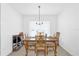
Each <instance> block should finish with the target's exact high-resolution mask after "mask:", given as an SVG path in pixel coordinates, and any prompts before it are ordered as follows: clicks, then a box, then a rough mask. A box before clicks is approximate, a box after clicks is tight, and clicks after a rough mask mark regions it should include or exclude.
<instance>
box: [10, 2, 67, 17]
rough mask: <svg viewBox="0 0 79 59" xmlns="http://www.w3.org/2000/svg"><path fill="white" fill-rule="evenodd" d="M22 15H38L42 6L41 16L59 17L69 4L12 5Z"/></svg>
mask: <svg viewBox="0 0 79 59" xmlns="http://www.w3.org/2000/svg"><path fill="white" fill-rule="evenodd" d="M10 5H11V6H12V7H13V8H14V9H15V10H17V11H18V12H19V13H21V14H22V15H38V13H39V9H38V6H39V5H40V14H41V15H58V14H59V13H61V12H62V11H63V9H64V6H65V5H67V4H64V3H10Z"/></svg>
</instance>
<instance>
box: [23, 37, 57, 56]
mask: <svg viewBox="0 0 79 59" xmlns="http://www.w3.org/2000/svg"><path fill="white" fill-rule="evenodd" d="M23 41H24V42H28V43H30V42H32V43H33V44H31V45H30V44H29V46H35V43H36V40H35V37H27V38H26V39H24V40H23ZM45 42H49V43H50V42H52V43H53V44H54V45H55V46H54V48H55V49H54V56H57V46H58V45H57V39H56V38H55V37H46V39H45ZM49 46H50V45H47V47H49Z"/></svg>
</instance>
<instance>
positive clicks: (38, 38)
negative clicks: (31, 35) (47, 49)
mask: <svg viewBox="0 0 79 59" xmlns="http://www.w3.org/2000/svg"><path fill="white" fill-rule="evenodd" d="M35 39H36V44H39V45H41V46H42V44H45V36H44V35H39V36H38V35H36V37H35Z"/></svg>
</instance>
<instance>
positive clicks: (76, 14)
mask: <svg viewBox="0 0 79 59" xmlns="http://www.w3.org/2000/svg"><path fill="white" fill-rule="evenodd" d="M58 31H59V32H60V33H61V38H60V45H61V46H62V47H63V48H64V49H66V50H67V51H68V52H69V53H70V54H71V55H79V51H78V50H79V4H77V5H75V4H74V5H70V6H66V7H65V9H64V11H63V12H62V13H61V14H60V15H59V16H58Z"/></svg>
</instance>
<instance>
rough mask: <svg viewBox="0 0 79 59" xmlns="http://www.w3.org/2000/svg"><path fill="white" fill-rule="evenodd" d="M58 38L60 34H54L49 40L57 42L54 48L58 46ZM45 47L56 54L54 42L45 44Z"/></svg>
mask: <svg viewBox="0 0 79 59" xmlns="http://www.w3.org/2000/svg"><path fill="white" fill-rule="evenodd" d="M59 36H60V32H56V33H54V34H53V36H51V38H50V39H51V40H55V39H56V40H57V41H56V46H59ZM47 47H48V48H52V50H53V51H54V55H56V54H57V51H55V42H50V43H47Z"/></svg>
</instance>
